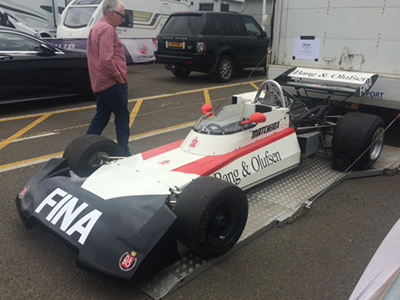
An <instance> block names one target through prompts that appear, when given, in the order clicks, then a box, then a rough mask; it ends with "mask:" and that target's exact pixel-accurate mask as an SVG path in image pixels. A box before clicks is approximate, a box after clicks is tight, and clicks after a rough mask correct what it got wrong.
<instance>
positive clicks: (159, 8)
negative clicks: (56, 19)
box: [57, 0, 193, 38]
mask: <svg viewBox="0 0 400 300" xmlns="http://www.w3.org/2000/svg"><path fill="white" fill-rule="evenodd" d="M123 2H124V4H125V22H124V23H122V24H121V25H120V26H119V27H118V28H117V32H118V35H119V36H120V37H121V38H155V37H156V35H157V34H158V33H159V32H160V30H161V28H162V26H163V25H164V23H165V21H166V20H167V18H168V16H169V15H170V14H171V13H172V12H175V11H190V10H191V8H192V7H193V1H189V0H145V1H137V0H125V1H123ZM101 3H102V0H73V1H72V2H71V3H70V4H69V5H68V6H67V7H66V8H65V10H64V12H63V13H62V15H61V19H60V23H59V25H58V28H57V37H58V38H87V37H88V35H89V31H90V28H91V27H92V26H93V25H94V24H96V22H98V21H99V20H100V19H101V17H102V16H103V12H102V8H101Z"/></svg>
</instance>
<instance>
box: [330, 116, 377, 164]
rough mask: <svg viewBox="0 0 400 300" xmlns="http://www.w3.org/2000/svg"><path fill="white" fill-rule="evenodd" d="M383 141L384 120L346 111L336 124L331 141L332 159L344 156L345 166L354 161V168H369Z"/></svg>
mask: <svg viewBox="0 0 400 300" xmlns="http://www.w3.org/2000/svg"><path fill="white" fill-rule="evenodd" d="M383 141H384V122H383V120H382V119H381V118H380V117H377V116H374V115H370V114H364V113H353V112H352V113H347V114H346V115H344V117H343V118H342V119H341V120H340V121H339V123H338V125H337V126H336V130H335V134H334V137H333V141H332V152H333V154H334V159H335V157H339V156H342V157H343V156H344V157H345V158H347V160H348V161H347V163H346V165H347V166H348V165H350V164H352V163H354V166H355V167H356V168H359V169H366V168H369V167H371V166H372V164H373V163H374V162H375V161H376V160H377V159H378V158H379V155H380V154H381V152H382V148H383ZM370 145H372V146H371V147H370ZM368 147H370V148H369V149H368V151H366V149H367V148H368ZM365 151H366V152H365ZM364 152H365V153H364Z"/></svg>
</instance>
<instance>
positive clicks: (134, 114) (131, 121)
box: [129, 99, 143, 128]
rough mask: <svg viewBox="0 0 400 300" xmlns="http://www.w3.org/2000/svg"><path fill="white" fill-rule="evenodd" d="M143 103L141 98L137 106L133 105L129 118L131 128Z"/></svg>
mask: <svg viewBox="0 0 400 300" xmlns="http://www.w3.org/2000/svg"><path fill="white" fill-rule="evenodd" d="M142 103H143V99H139V100H137V102H136V104H135V106H134V107H133V109H132V112H131V115H130V118H129V128H131V127H132V124H133V122H135V119H136V116H137V114H138V113H139V109H140V106H141V105H142Z"/></svg>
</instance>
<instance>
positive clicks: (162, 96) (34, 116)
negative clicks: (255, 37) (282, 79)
mask: <svg viewBox="0 0 400 300" xmlns="http://www.w3.org/2000/svg"><path fill="white" fill-rule="evenodd" d="M261 81H264V79H261V80H255V81H252V82H250V81H249V82H243V83H234V84H229V85H223V86H215V87H210V88H204V89H196V90H190V91H183V92H177V93H170V94H164V95H157V96H149V97H145V98H139V99H130V100H128V101H129V102H135V101H138V100H143V101H147V100H154V99H159V98H165V97H171V96H179V95H186V94H191V93H198V92H202V91H204V90H218V89H223V88H228V87H233V86H238V85H243V84H251V85H253V86H254V87H256V86H255V85H254V82H261ZM92 108H96V105H89V106H84V107H78V108H70V109H63V110H56V111H52V112H49V113H50V114H62V113H66V112H74V111H80V110H86V109H92ZM42 115H43V114H32V115H26V116H19V117H10V118H3V119H0V122H7V121H15V120H22V119H28V118H36V117H38V116H42Z"/></svg>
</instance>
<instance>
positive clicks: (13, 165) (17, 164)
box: [0, 121, 196, 171]
mask: <svg viewBox="0 0 400 300" xmlns="http://www.w3.org/2000/svg"><path fill="white" fill-rule="evenodd" d="M195 122H196V121H192V122H187V123H183V124H179V125H174V126H169V127H165V128H161V129H157V130H152V131H148V132H143V133H138V134H135V135H132V136H130V137H129V141H132V140H134V139H138V138H141V137H144V136H152V135H157V134H160V133H162V132H165V131H172V130H174V129H180V128H185V127H187V126H190V125H193V124H194V123H195ZM63 153H64V151H62V152H57V153H53V154H48V155H44V156H39V157H35V158H31V159H26V160H22V161H17V162H13V163H9V164H5V165H1V166H0V171H1V170H5V169H9V168H18V167H24V166H25V165H30V164H38V163H41V162H46V161H48V160H50V159H51V158H55V157H60V156H62V155H63Z"/></svg>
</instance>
